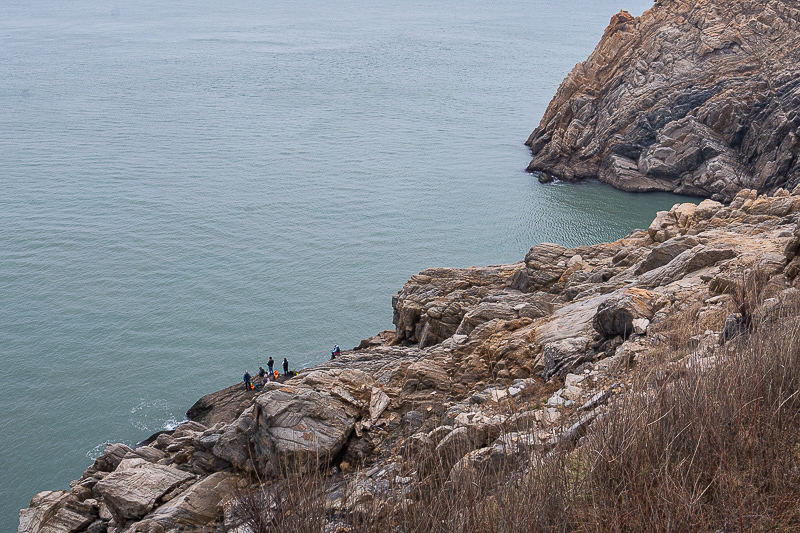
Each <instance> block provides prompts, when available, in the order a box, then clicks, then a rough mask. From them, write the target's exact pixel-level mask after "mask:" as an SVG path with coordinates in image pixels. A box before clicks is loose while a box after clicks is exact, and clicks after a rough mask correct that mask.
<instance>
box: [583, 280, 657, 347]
mask: <svg viewBox="0 0 800 533" xmlns="http://www.w3.org/2000/svg"><path fill="white" fill-rule="evenodd" d="M663 305H664V302H663V301H662V300H661V298H659V296H658V295H657V294H655V293H652V292H649V291H646V290H641V289H628V290H625V291H622V292H620V293H617V294H614V295H613V296H612V297H610V298H608V299H607V300H606V301H604V302H603V303H602V304H600V306H598V308H597V313H596V314H595V315H594V317H592V326H593V327H594V329H595V331H597V332H598V333H600V334H601V335H603V336H604V337H614V336H617V335H621V336H622V337H623V338H627V337H628V336H629V335H631V334H632V333H634V326H633V321H634V320H636V319H642V318H645V319H648V320H649V319H651V318H653V315H654V314H655V312H656V311H658V310H659V309H660V308H661V306H663Z"/></svg>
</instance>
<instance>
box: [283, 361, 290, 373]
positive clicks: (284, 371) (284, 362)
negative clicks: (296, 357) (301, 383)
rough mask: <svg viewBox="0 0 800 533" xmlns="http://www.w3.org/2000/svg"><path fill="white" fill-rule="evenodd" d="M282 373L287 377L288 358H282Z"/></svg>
mask: <svg viewBox="0 0 800 533" xmlns="http://www.w3.org/2000/svg"><path fill="white" fill-rule="evenodd" d="M283 375H284V376H286V377H289V360H288V359H286V358H285V357H284V358H283Z"/></svg>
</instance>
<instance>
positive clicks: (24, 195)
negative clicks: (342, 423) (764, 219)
mask: <svg viewBox="0 0 800 533" xmlns="http://www.w3.org/2000/svg"><path fill="white" fill-rule="evenodd" d="M651 3H652V2H651V1H650V0H624V1H623V0H601V1H589V0H565V1H561V2H547V1H544V0H531V1H527V2H521V1H516V2H514V1H507V0H500V1H496V2H485V1H477V0H462V1H458V2H456V1H453V0H440V1H438V2H420V1H418V0H411V1H410V2H378V1H370V0H352V1H350V0H332V1H328V2H313V3H312V2H301V1H293V0H288V1H282V2H272V1H246V0H228V1H226V2H209V1H208V0H192V1H188V0H173V1H169V2H156V1H153V0H145V1H140V2H124V3H123V2H115V1H103V0H101V1H93V2H89V1H86V0H76V1H71V2H57V1H55V0H41V1H31V2H11V1H10V0H2V2H0V357H1V358H2V361H1V363H2V364H0V406H2V415H0V450H2V452H0V472H2V475H0V530H2V531H14V530H15V529H16V522H17V512H18V510H19V509H20V508H21V507H24V506H26V505H27V504H28V502H29V501H30V499H31V497H32V496H33V495H34V494H35V493H37V492H38V491H42V490H53V489H64V488H66V487H67V483H68V482H69V481H70V480H72V479H74V478H76V477H78V476H79V475H80V473H81V472H82V471H83V469H84V468H86V467H87V466H88V465H89V464H90V462H91V460H92V458H93V457H95V456H96V455H97V454H98V453H99V450H101V449H102V447H103V445H104V443H105V442H107V441H122V442H127V443H134V442H136V441H138V440H141V439H142V438H144V437H146V436H148V435H149V434H150V433H151V432H153V431H156V430H158V429H161V428H163V427H165V426H169V425H171V424H175V423H177V422H178V421H180V420H181V419H182V418H183V413H184V412H185V410H186V409H187V408H188V407H189V406H190V405H191V404H192V403H193V402H194V401H195V400H196V399H197V398H199V397H200V396H201V395H203V394H206V393H209V392H212V391H214V390H217V389H219V388H221V387H224V386H227V385H230V384H232V383H235V382H237V381H238V380H239V379H241V375H242V373H243V371H244V370H245V369H249V370H250V371H251V372H252V371H254V370H255V369H257V368H258V365H259V364H260V365H264V364H265V363H266V360H267V358H268V357H269V356H270V355H272V356H273V357H275V358H276V359H278V360H280V359H282V358H283V357H288V359H289V361H290V363H291V366H292V367H293V368H300V367H304V366H308V365H312V364H314V363H317V362H320V361H322V360H323V359H326V358H327V357H328V355H329V350H330V348H331V346H332V345H333V343H338V344H340V345H341V346H342V347H345V348H348V347H352V346H355V345H356V344H358V342H359V341H360V340H361V339H362V338H366V337H368V336H370V335H372V334H374V333H376V332H378V331H380V330H383V329H387V328H391V327H392V324H391V318H392V309H391V296H392V294H393V293H395V292H396V291H397V290H398V289H400V288H401V287H402V285H403V283H404V282H405V281H406V279H408V278H409V277H410V276H411V275H412V274H414V273H416V272H418V271H420V270H422V269H424V268H427V267H431V266H456V267H463V266H469V265H486V264H496V263H501V262H514V261H518V260H520V259H522V257H523V256H524V254H525V252H526V251H527V250H528V249H529V248H530V247H531V246H532V245H534V244H537V243H539V242H542V241H552V242H558V243H561V244H564V245H579V244H586V243H594V242H599V241H604V240H611V239H616V238H619V237H621V236H623V235H625V234H627V233H628V232H629V231H631V230H632V229H634V228H637V227H646V226H647V225H648V224H649V222H650V220H651V219H652V218H653V216H654V214H655V212H656V210H659V209H664V208H667V207H669V206H670V205H672V204H673V203H675V202H678V201H682V200H683V199H681V198H678V197H675V196H670V195H639V196H634V195H630V194H626V193H622V192H619V191H615V190H613V189H610V188H607V187H604V186H601V185H598V184H585V185H565V184H555V185H546V186H545V185H540V184H539V183H538V182H537V181H536V179H534V178H533V177H531V176H530V175H527V174H525V173H524V172H523V169H524V168H525V166H526V165H527V163H528V160H529V159H530V154H529V152H528V150H527V149H526V148H525V147H524V146H523V142H524V140H525V139H526V138H527V136H528V134H529V133H530V132H531V130H532V129H533V128H534V127H535V126H536V125H537V124H538V121H539V119H540V118H541V115H542V114H543V112H544V109H545V107H546V105H547V103H548V101H549V100H550V98H551V96H552V95H553V94H554V92H555V90H556V88H557V87H558V84H559V82H560V81H561V80H562V79H563V77H564V76H565V75H566V74H567V72H568V71H569V70H570V69H571V68H572V66H573V65H574V64H575V63H577V62H578V61H581V60H583V59H584V58H585V57H586V56H587V55H588V54H589V53H590V52H591V50H592V48H593V47H594V45H595V44H596V42H597V41H598V40H599V38H600V36H601V35H602V32H603V29H604V28H605V26H606V24H607V23H608V20H609V18H610V16H611V15H612V14H614V13H615V12H617V11H618V10H619V9H621V8H626V9H628V10H630V11H631V12H632V13H634V14H636V15H638V14H640V13H641V12H642V11H643V10H644V9H646V8H647V7H649V5H650V4H651Z"/></svg>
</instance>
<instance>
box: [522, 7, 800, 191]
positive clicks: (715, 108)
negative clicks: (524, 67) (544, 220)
mask: <svg viewBox="0 0 800 533" xmlns="http://www.w3.org/2000/svg"><path fill="white" fill-rule="evenodd" d="M526 144H528V145H529V146H530V147H531V151H532V152H533V154H534V158H533V160H532V161H531V163H530V165H529V166H528V170H529V171H532V172H535V171H538V172H544V173H548V174H551V175H555V176H557V177H558V178H560V179H563V180H577V179H594V178H598V179H600V180H601V181H603V182H606V183H609V184H611V185H613V186H614V187H617V188H619V189H623V190H626V191H674V192H677V193H681V194H688V195H695V196H703V197H711V198H712V199H716V200H721V201H730V200H731V199H732V198H733V197H734V196H735V195H736V193H737V191H739V190H741V189H744V188H749V189H755V190H757V191H759V192H768V191H775V190H776V189H777V188H779V187H781V186H783V187H786V188H792V187H794V186H795V185H797V184H798V182H800V159H798V153H800V5H798V3H797V2H795V1H787V0H767V1H764V2H757V1H755V0H734V1H724V2H723V1H722V0H700V1H696V2H688V1H684V0H659V1H657V2H656V3H655V5H654V6H653V7H652V8H651V9H649V10H648V11H646V12H645V13H644V14H643V15H642V16H640V17H636V18H634V17H632V16H631V15H629V14H628V13H627V12H625V11H622V12H620V13H619V14H617V15H615V16H614V17H613V18H612V19H611V23H610V24H609V26H608V28H606V31H605V33H604V35H603V38H602V40H601V41H600V43H599V44H598V45H597V47H596V48H595V50H594V52H593V53H592V54H591V55H590V56H589V58H588V59H587V60H586V61H584V62H583V63H580V64H578V65H576V66H575V68H574V69H573V70H572V72H570V73H569V75H568V76H567V77H566V79H565V80H564V81H563V82H562V83H561V86H560V87H559V89H558V92H557V93H556V95H555V97H554V98H553V100H552V101H551V103H550V105H549V106H548V108H547V111H546V112H545V114H544V116H543V117H542V120H541V122H540V124H539V126H538V127H537V128H536V129H535V131H534V132H533V133H532V134H531V136H530V137H529V138H528V141H527V143H526Z"/></svg>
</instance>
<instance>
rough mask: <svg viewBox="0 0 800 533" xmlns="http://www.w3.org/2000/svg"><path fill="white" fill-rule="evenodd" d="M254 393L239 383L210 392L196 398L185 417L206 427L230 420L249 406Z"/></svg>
mask: <svg viewBox="0 0 800 533" xmlns="http://www.w3.org/2000/svg"><path fill="white" fill-rule="evenodd" d="M242 373H243V372H242ZM254 394H255V393H254V392H252V391H246V390H244V386H243V385H241V384H239V385H232V386H230V387H227V388H225V389H222V390H220V391H217V392H212V393H211V394H207V395H205V396H203V397H202V398H200V399H199V400H197V402H195V404H194V405H193V406H192V407H190V408H189V410H188V411H186V418H188V419H189V420H192V421H195V422H202V423H203V425H204V426H206V427H211V426H213V425H214V424H217V423H219V422H226V423H227V422H230V421H231V420H235V419H236V417H237V416H239V415H240V414H242V411H244V410H245V409H246V408H247V407H249V406H250V404H251V403H252V401H253V396H254Z"/></svg>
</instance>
